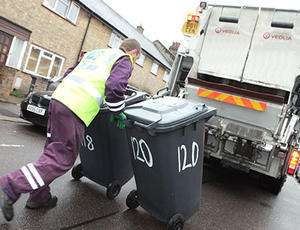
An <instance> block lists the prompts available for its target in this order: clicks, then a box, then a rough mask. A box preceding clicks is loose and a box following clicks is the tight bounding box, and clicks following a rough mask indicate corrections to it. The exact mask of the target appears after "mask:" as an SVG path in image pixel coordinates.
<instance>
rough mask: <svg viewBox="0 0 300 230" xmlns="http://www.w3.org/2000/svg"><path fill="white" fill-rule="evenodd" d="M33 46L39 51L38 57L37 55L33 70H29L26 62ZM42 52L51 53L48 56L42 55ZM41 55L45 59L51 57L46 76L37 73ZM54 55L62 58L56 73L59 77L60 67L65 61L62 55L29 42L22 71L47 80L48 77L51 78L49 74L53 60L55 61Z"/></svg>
mask: <svg viewBox="0 0 300 230" xmlns="http://www.w3.org/2000/svg"><path fill="white" fill-rule="evenodd" d="M33 48H35V49H39V50H40V53H39V57H38V60H37V63H36V67H35V70H34V71H31V70H28V69H27V67H28V62H29V59H30V56H31V52H32V49H33ZM44 52H46V53H49V54H51V55H52V58H49V57H48V56H46V55H44ZM42 57H43V58H45V59H48V60H50V59H51V63H50V66H49V70H48V73H47V76H43V75H41V74H38V73H37V72H38V69H39V65H40V62H41V59H42ZM56 57H57V58H59V59H61V60H62V62H61V66H60V69H59V71H58V74H57V76H56V77H60V75H61V71H62V68H63V65H64V62H65V58H63V57H61V56H59V55H57V54H55V53H53V52H51V51H49V50H46V49H44V48H41V47H39V46H37V45H34V44H31V45H30V48H29V51H28V55H27V58H26V62H25V65H24V69H23V71H24V72H25V73H28V74H32V75H35V76H38V77H41V78H44V79H48V80H49V79H51V77H50V74H51V71H52V68H53V65H54V61H55V58H56Z"/></svg>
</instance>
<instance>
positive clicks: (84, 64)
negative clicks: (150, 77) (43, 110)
mask: <svg viewBox="0 0 300 230" xmlns="http://www.w3.org/2000/svg"><path fill="white" fill-rule="evenodd" d="M123 56H128V57H129V59H130V61H131V64H132V67H133V63H134V61H133V57H132V56H130V55H128V54H126V53H124V52H123V51H122V50H120V49H100V50H94V51H91V52H89V53H86V54H85V55H84V57H83V59H82V60H81V61H80V63H79V64H78V66H76V68H75V69H74V70H73V71H72V72H71V73H69V74H68V76H67V77H65V78H64V80H63V81H62V83H61V84H59V86H58V87H57V88H56V90H55V91H54V93H53V94H52V98H53V99H55V100H58V101H59V102H61V103H63V104H64V105H65V106H67V107H68V108H69V109H70V110H71V111H72V112H73V113H75V114H76V115H77V116H78V117H79V118H80V119H81V120H82V121H83V122H84V123H85V125H86V126H89V124H90V123H91V122H92V121H93V119H94V118H95V117H96V115H97V113H98V112H99V110H100V106H101V105H102V104H103V103H105V82H106V80H107V78H108V77H109V75H110V72H111V69H112V67H113V65H114V64H115V62H116V61H117V60H118V59H119V58H121V57H123Z"/></svg>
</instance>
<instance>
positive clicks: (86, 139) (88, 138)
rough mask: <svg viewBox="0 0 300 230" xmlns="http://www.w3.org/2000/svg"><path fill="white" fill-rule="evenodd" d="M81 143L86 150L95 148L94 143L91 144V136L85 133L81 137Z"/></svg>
mask: <svg viewBox="0 0 300 230" xmlns="http://www.w3.org/2000/svg"><path fill="white" fill-rule="evenodd" d="M82 145H83V146H84V147H85V148H88V150H90V151H93V150H94V149H95V147H94V144H93V138H92V137H91V136H90V135H86V136H85V137H84V138H83V142H82Z"/></svg>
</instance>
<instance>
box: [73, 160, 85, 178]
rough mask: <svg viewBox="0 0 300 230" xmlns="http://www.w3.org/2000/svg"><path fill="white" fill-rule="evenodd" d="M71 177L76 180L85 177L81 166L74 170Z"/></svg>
mask: <svg viewBox="0 0 300 230" xmlns="http://www.w3.org/2000/svg"><path fill="white" fill-rule="evenodd" d="M71 175H72V177H73V178H74V180H80V178H81V177H83V174H82V166H81V164H78V165H76V166H75V167H74V168H73V169H72V172H71Z"/></svg>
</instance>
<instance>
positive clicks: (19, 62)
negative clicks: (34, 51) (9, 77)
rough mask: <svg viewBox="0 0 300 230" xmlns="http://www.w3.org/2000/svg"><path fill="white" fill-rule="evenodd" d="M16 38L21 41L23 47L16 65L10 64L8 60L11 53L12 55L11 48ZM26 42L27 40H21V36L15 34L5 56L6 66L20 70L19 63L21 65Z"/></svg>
mask: <svg viewBox="0 0 300 230" xmlns="http://www.w3.org/2000/svg"><path fill="white" fill-rule="evenodd" d="M16 39H20V40H22V41H23V47H22V50H21V55H20V57H19V60H18V64H17V66H12V65H9V61H10V59H11V57H12V56H13V55H12V50H13V48H14V46H15V43H16ZM27 44H28V41H26V40H23V39H21V38H18V37H16V36H14V38H13V41H12V43H11V46H10V49H9V53H8V57H7V59H6V63H5V65H6V66H8V67H11V68H14V69H17V70H21V65H22V62H23V59H24V55H25V51H26V47H27Z"/></svg>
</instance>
